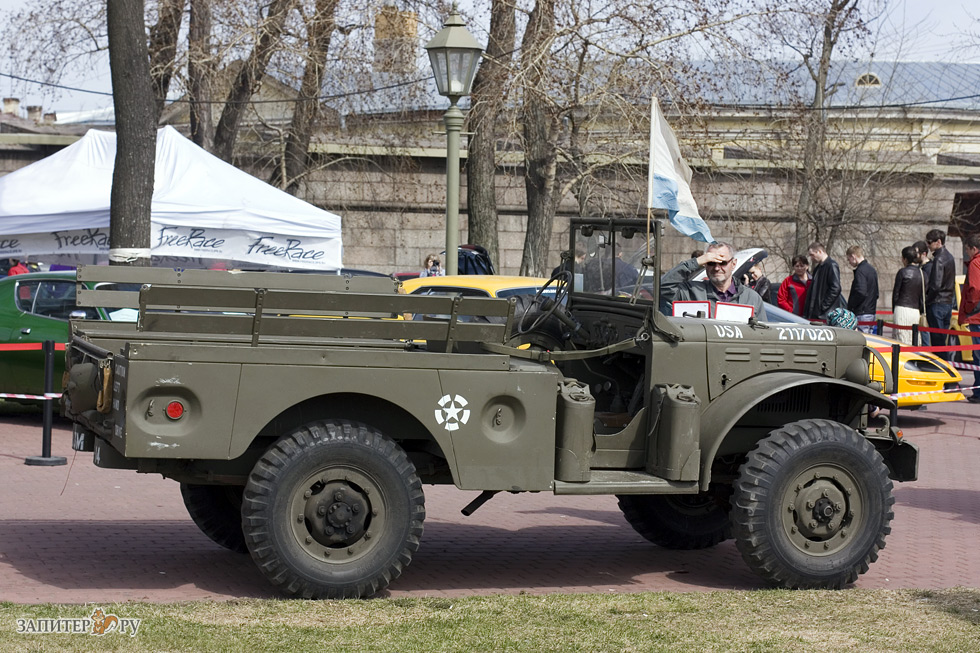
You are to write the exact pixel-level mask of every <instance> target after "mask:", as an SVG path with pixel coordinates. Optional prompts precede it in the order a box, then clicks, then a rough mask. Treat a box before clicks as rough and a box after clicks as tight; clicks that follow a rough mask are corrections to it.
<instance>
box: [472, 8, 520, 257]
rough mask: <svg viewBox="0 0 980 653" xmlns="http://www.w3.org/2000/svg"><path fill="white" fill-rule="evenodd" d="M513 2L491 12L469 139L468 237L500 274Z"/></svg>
mask: <svg viewBox="0 0 980 653" xmlns="http://www.w3.org/2000/svg"><path fill="white" fill-rule="evenodd" d="M515 16H516V10H515V6H514V2H513V0H493V2H492V4H491V7H490V41H489V43H488V44H487V52H486V56H485V57H484V59H483V61H482V62H481V63H480V69H479V70H478V71H477V73H476V79H475V80H474V81H473V94H472V95H471V96H470V100H471V108H470V112H469V115H468V116H467V120H468V121H469V125H470V131H471V132H472V136H470V140H469V147H468V148H467V157H466V206H467V210H468V212H469V229H468V236H469V241H470V242H471V243H475V244H478V245H482V246H483V247H485V248H486V250H487V252H489V254H490V259H491V260H492V261H493V263H494V266H495V267H496V268H497V269H498V270H499V269H500V239H499V237H498V218H497V196H496V192H495V191H496V187H495V184H496V179H497V147H496V145H497V131H496V123H497V115H498V113H499V112H500V110H501V108H502V106H503V99H504V98H503V97H502V95H501V92H500V91H501V89H502V88H504V87H505V86H506V81H507V76H508V71H509V68H510V60H511V57H512V54H511V53H512V52H513V51H514V39H515V35H516V21H515Z"/></svg>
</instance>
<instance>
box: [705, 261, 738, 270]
mask: <svg viewBox="0 0 980 653" xmlns="http://www.w3.org/2000/svg"><path fill="white" fill-rule="evenodd" d="M733 260H734V259H728V260H727V261H708V262H707V263H705V264H704V267H711V266H714V265H717V266H718V267H720V268H723V267H725V266H726V265H728V264H729V263H731V262H732V261H733Z"/></svg>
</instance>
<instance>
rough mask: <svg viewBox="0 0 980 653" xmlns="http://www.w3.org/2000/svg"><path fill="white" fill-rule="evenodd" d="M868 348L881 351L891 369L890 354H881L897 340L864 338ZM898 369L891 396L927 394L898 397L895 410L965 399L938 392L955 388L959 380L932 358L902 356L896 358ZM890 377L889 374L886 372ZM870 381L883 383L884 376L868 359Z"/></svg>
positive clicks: (912, 354)
mask: <svg viewBox="0 0 980 653" xmlns="http://www.w3.org/2000/svg"><path fill="white" fill-rule="evenodd" d="M865 337H866V338H867V340H868V344H869V345H871V346H872V347H874V348H875V349H877V350H878V351H881V353H882V355H883V356H884V357H885V360H886V361H888V364H889V365H891V352H888V351H882V350H883V349H886V348H890V347H891V346H892V345H894V344H898V341H897V340H891V339H889V338H883V337H881V336H865ZM898 360H899V362H900V364H901V369H900V370H899V371H898V388H896V390H895V392H896V393H898V394H899V395H901V394H902V393H906V392H928V393H929V394H921V395H913V396H911V397H901V396H900V397H899V398H898V407H899V408H918V407H919V406H925V405H927V404H938V403H943V402H946V401H962V400H964V399H965V397H964V396H963V393H961V392H942V390H953V389H955V388H957V387H959V383H960V381H962V380H963V377H962V376H961V375H960V373H959V372H958V371H956V370H955V369H953V368H952V367H950V366H949V363H947V362H946V361H944V360H943V359H941V358H939V357H938V356H936V355H935V354H930V353H928V352H906V351H903V352H901V353H900V354H899V355H898ZM889 373H890V372H889ZM871 378H872V379H874V380H875V381H879V382H884V379H885V374H884V371H883V370H882V369H881V365H879V364H878V361H877V360H876V359H875V358H872V359H871Z"/></svg>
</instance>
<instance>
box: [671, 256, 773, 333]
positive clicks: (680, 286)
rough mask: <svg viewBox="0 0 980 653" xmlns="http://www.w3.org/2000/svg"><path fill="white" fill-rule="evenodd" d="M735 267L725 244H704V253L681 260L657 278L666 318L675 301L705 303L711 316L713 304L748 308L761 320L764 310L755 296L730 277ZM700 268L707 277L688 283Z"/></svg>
mask: <svg viewBox="0 0 980 653" xmlns="http://www.w3.org/2000/svg"><path fill="white" fill-rule="evenodd" d="M735 265H736V261H735V250H734V249H733V248H732V246H731V245H729V244H728V243H718V242H715V243H711V244H710V245H708V249H707V250H706V251H705V252H704V254H701V255H700V256H698V257H697V258H692V259H688V260H686V261H682V262H681V263H680V265H678V266H677V267H675V268H674V269H673V270H670V271H669V272H667V273H666V274H665V275H664V276H663V277H661V279H660V299H661V311H662V312H664V313H666V314H667V315H670V313H671V311H670V310H669V308H670V305H671V303H672V302H675V301H701V302H703V301H708V302H710V303H711V312H712V314H714V312H715V304H717V303H718V302H728V303H731V304H745V305H747V306H751V307H752V309H753V311H752V315H753V316H754V317H755V318H756V319H765V317H766V313H765V307H764V306H763V303H762V297H760V296H759V293H757V292H756V291H754V290H752V289H751V288H749V287H748V286H747V285H745V284H740V283H737V282H736V281H735V279H733V278H732V275H733V274H734V273H735ZM702 267H703V268H704V269H705V272H706V273H707V275H708V278H707V279H705V280H703V281H692V280H691V277H693V276H694V275H695V274H696V273H697V272H698V270H700V269H701V268H702Z"/></svg>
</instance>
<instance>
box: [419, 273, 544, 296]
mask: <svg viewBox="0 0 980 653" xmlns="http://www.w3.org/2000/svg"><path fill="white" fill-rule="evenodd" d="M547 282H548V279H547V278H544V277H510V276H504V275H500V274H458V275H454V276H451V277H450V276H447V277H419V278H417V279H408V280H407V281H403V282H402V288H404V290H405V292H406V293H407V294H410V295H462V296H463V297H505V298H506V297H513V296H514V295H533V294H534V293H536V292H538V289H539V288H541V286H543V285H544V284H546V283H547ZM549 290H550V288H549Z"/></svg>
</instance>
